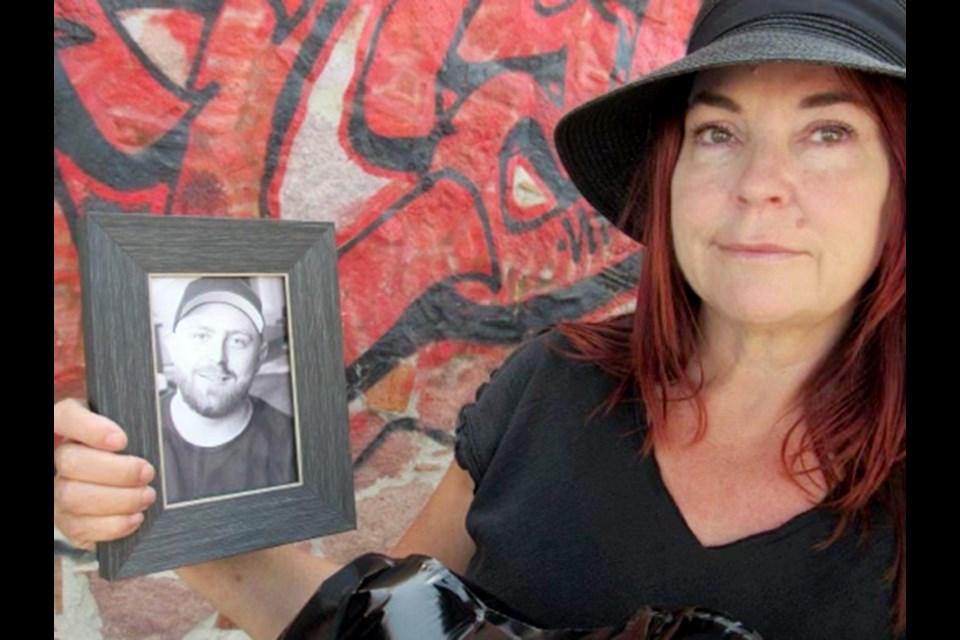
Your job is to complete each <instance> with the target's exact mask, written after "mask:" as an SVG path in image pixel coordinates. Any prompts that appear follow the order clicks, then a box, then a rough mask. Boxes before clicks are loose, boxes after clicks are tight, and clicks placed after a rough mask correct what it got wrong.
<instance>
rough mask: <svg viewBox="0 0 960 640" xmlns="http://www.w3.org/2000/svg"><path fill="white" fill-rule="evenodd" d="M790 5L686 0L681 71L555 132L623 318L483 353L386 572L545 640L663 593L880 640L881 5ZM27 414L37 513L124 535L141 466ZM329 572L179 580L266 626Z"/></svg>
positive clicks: (888, 266) (895, 217)
mask: <svg viewBox="0 0 960 640" xmlns="http://www.w3.org/2000/svg"><path fill="white" fill-rule="evenodd" d="M818 4H824V5H827V6H823V7H819V8H817V9H815V10H813V11H814V12H813V13H810V11H811V10H810V9H809V7H811V6H813V5H812V3H811V2H810V1H809V0H784V1H783V2H778V3H776V7H777V8H776V9H771V4H770V2H769V1H768V0H719V1H713V2H708V3H706V5H705V6H704V7H703V9H702V10H701V13H700V15H699V16H698V18H697V22H696V23H695V26H694V31H693V34H692V36H691V40H690V47H689V53H688V55H687V56H686V57H685V58H683V59H682V60H680V61H678V62H677V63H674V64H673V65H670V66H668V67H666V68H665V69H663V70H661V71H659V72H657V73H655V74H653V75H652V76H649V77H647V78H645V79H643V80H641V81H639V82H636V83H634V84H632V85H630V86H628V87H625V88H623V89H620V90H618V91H615V92H613V93H611V94H608V95H607V96H604V97H601V98H600V99H598V100H596V101H594V102H591V103H589V104H587V105H585V106H583V107H581V108H579V109H578V110H576V111H575V112H573V113H572V114H570V115H568V116H567V117H566V118H565V119H564V120H563V121H562V122H561V123H560V125H559V126H558V129H557V146H558V151H559V153H560V156H561V158H562V160H563V162H564V164H565V166H566V168H567V170H568V172H569V174H570V176H571V178H572V179H573V180H574V182H575V183H576V184H577V186H578V188H579V189H580V190H581V192H582V193H583V194H584V196H585V197H586V198H587V199H588V200H589V201H590V202H591V203H592V204H593V205H594V206H595V207H597V209H598V210H599V211H601V212H602V213H604V214H605V215H607V216H608V217H611V218H612V219H614V220H616V221H617V222H618V224H620V226H621V227H622V228H624V229H626V230H627V231H628V232H630V233H632V234H633V235H634V236H635V237H637V238H640V239H641V240H642V241H643V242H644V244H645V246H646V247H647V250H646V251H645V255H644V266H643V272H642V274H641V283H640V287H639V292H638V305H637V311H636V313H635V314H634V315H633V316H632V318H628V319H626V320H624V319H619V320H615V321H611V322H609V323H606V324H602V325H597V326H585V325H569V326H566V327H563V328H561V334H562V335H556V334H552V335H548V336H546V337H543V338H540V339H538V340H537V341H535V342H534V343H533V344H531V345H530V346H528V347H527V348H524V349H521V350H520V351H519V352H518V353H517V354H515V355H514V356H513V357H511V359H510V360H509V362H508V363H506V364H505V365H504V367H503V368H502V369H501V370H500V372H499V373H497V374H496V375H495V376H494V377H493V379H492V381H491V383H490V385H489V386H487V387H486V388H485V389H484V390H483V392H482V393H480V394H478V401H477V403H475V404H473V405H469V406H468V407H465V408H464V411H463V412H462V415H461V423H460V425H459V428H458V441H457V463H458V464H454V465H452V466H451V468H450V470H449V471H448V473H447V475H446V476H445V478H444V479H443V481H442V482H441V483H440V485H439V487H438V488H437V491H436V493H435V494H434V495H433V497H432V498H431V499H430V501H429V502H428V504H427V505H426V507H425V508H424V510H423V512H422V513H421V514H420V515H419V516H418V518H417V519H416V521H415V522H414V523H413V525H412V526H411V528H410V529H409V530H408V532H407V533H406V535H405V536H404V538H403V539H402V540H401V542H400V543H399V544H398V545H397V546H396V547H395V548H394V549H393V550H392V551H391V554H392V555H398V556H399V555H406V554H409V553H423V554H427V555H432V556H434V557H436V558H438V559H440V560H441V561H443V562H444V563H446V564H447V565H448V566H449V567H451V568H453V569H454V570H456V571H459V572H465V573H466V575H467V576H469V577H470V578H471V579H472V580H473V581H474V582H476V583H478V584H479V585H480V586H481V587H483V588H484V589H485V590H487V591H489V592H491V593H494V594H496V595H497V596H499V597H500V598H502V599H503V600H504V601H506V602H507V603H508V604H510V605H512V606H513V608H514V609H517V610H519V611H520V612H522V613H524V614H525V615H526V616H527V617H529V618H531V619H533V620H534V621H535V622H537V623H539V624H541V625H544V626H554V627H560V626H599V625H603V624H616V623H617V622H619V621H621V620H622V619H623V617H625V616H626V615H628V614H629V613H630V612H631V611H632V610H634V609H636V608H637V607H638V606H640V605H642V604H649V603H662V604H668V605H701V606H708V607H712V608H715V609H721V610H725V611H727V612H729V613H730V614H732V615H733V616H734V617H736V618H739V619H742V620H743V621H744V622H745V623H746V624H747V625H749V626H752V627H754V628H756V629H757V630H758V631H759V632H760V633H761V634H763V635H765V636H768V637H774V638H783V637H797V638H815V637H831V638H838V637H843V638H858V637H863V638H878V637H889V636H892V635H893V634H894V628H895V627H896V628H898V629H905V625H906V600H905V594H906V555H905V507H906V502H905V500H906V498H905V488H906V446H905V429H906V396H905V389H904V376H903V362H904V359H905V355H906V345H905V326H906V319H905V318H906V311H905V306H906V281H905V270H906V235H905V223H904V219H905V209H906V151H905V149H906V142H905V140H906V125H905V113H906V42H905V25H906V9H905V5H904V4H902V3H900V2H896V1H893V0H886V1H881V0H869V1H868V0H857V1H856V2H844V3H839V2H830V3H818ZM773 11H775V13H773ZM571 354H572V355H571ZM598 409H605V410H604V411H598ZM54 425H55V430H56V431H57V432H59V433H62V434H63V435H65V436H67V437H68V438H70V439H72V440H75V441H78V442H68V443H66V444H64V445H62V446H60V447H58V448H57V451H56V452H55V460H56V463H57V468H58V469H60V475H59V476H58V478H57V480H56V481H55V503H54V507H55V523H57V524H58V525H59V526H60V527H61V529H62V530H63V531H64V532H65V533H66V534H67V535H68V536H70V537H71V538H72V539H74V540H76V541H78V542H85V543H90V542H92V541H95V540H103V539H111V538H115V537H118V536H122V535H125V534H127V533H129V532H130V531H132V530H133V529H135V528H136V526H138V525H139V522H140V520H141V517H140V515H139V514H140V511H141V510H142V509H144V508H145V507H146V506H147V505H149V504H150V503H151V502H152V500H153V499H154V495H153V493H152V490H151V489H149V488H146V484H147V483H148V482H149V481H150V480H151V479H152V477H153V471H152V469H150V468H149V465H147V464H146V463H145V462H144V461H142V460H138V459H131V458H128V457H122V456H117V455H115V454H113V453H111V452H112V451H118V450H119V449H121V448H122V446H123V443H124V438H123V435H122V432H121V431H120V430H119V428H118V427H117V426H116V425H113V424H112V423H109V421H106V420H104V419H102V418H98V417H96V416H93V415H92V414H90V413H89V412H87V411H85V410H84V409H83V408H82V407H81V406H80V405H79V404H77V403H75V402H65V403H61V404H59V405H56V406H55V407H54ZM81 443H82V444H81ZM641 448H643V449H645V450H646V452H648V453H650V454H652V455H649V456H647V457H639V456H637V455H636V453H637V452H638V451H639V450H640V449H641ZM861 534H866V535H867V541H866V542H865V543H864V544H862V545H858V544H857V542H858V540H859V539H860V538H861ZM334 570H335V567H333V566H332V565H331V564H330V563H328V562H326V561H324V560H322V559H317V558H304V557H302V556H301V554H297V553H296V552H293V551H290V550H289V549H273V550H268V551H264V552H259V553H255V554H249V555H247V556H241V557H237V558H232V559H228V560H223V561H217V562H213V563H208V564H205V565H199V566H195V567H187V568H184V569H182V570H181V576H182V577H183V579H184V580H185V581H187V582H188V583H189V584H190V585H191V586H192V587H194V588H195V589H197V590H198V591H199V592H200V593H202V594H203V595H205V596H206V597H208V598H209V599H210V600H211V601H212V602H214V603H215V604H216V605H217V606H218V607H219V608H220V609H221V610H222V611H224V612H225V613H226V614H227V615H229V616H230V617H231V618H233V619H235V620H236V621H237V622H238V623H240V624H241V625H242V626H244V627H245V628H247V629H248V630H249V631H250V632H251V633H252V634H253V635H255V636H258V637H261V636H262V637H272V636H275V635H276V633H277V632H278V631H279V630H280V629H281V628H282V627H283V626H284V625H285V624H286V623H287V622H288V621H289V620H290V619H291V618H292V617H293V616H294V614H295V613H296V611H297V610H298V609H299V607H300V606H301V604H302V603H303V602H304V601H306V600H307V598H308V597H309V595H310V594H311V593H312V592H313V590H314V589H315V588H316V587H317V585H318V583H319V582H320V581H322V580H323V579H324V578H325V577H326V576H328V575H330V573H331V572H332V571H334ZM888 571H890V572H892V575H893V576H894V579H893V581H892V582H891V581H887V580H885V578H886V577H887V573H888Z"/></svg>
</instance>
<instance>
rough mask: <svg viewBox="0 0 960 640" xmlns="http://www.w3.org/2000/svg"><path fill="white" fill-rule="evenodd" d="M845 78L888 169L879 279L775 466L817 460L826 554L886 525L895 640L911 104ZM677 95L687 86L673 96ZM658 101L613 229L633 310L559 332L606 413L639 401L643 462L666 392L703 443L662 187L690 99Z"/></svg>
mask: <svg viewBox="0 0 960 640" xmlns="http://www.w3.org/2000/svg"><path fill="white" fill-rule="evenodd" d="M841 77H842V79H843V80H844V82H845V83H847V84H848V85H849V86H850V87H851V88H852V89H853V90H854V91H855V92H856V94H857V95H859V96H860V97H861V98H862V99H863V100H864V101H865V103H866V104H867V106H868V108H869V109H870V111H871V112H872V113H873V115H874V116H875V117H876V119H877V122H878V123H879V125H880V128H881V131H882V132H883V134H884V136H885V138H886V141H887V145H888V154H889V159H890V167H891V186H890V193H889V196H888V198H887V202H886V211H885V212H884V214H885V216H886V221H887V224H888V232H887V237H886V241H885V243H884V246H883V249H882V252H881V256H880V261H879V264H878V266H877V270H876V272H875V273H874V274H873V275H872V276H871V278H870V279H869V280H868V282H867V283H866V285H865V286H864V288H863V290H862V291H861V293H860V297H859V301H858V304H857V307H856V310H855V312H854V315H853V318H852V321H851V323H850V325H849V326H848V327H847V329H846V331H845V333H844V334H843V335H842V337H841V338H840V340H839V341H838V342H837V344H836V345H835V346H834V348H833V349H832V350H831V352H830V353H829V354H828V356H827V357H826V358H825V359H824V360H823V362H821V363H820V365H819V366H818V367H817V368H816V369H815V370H814V371H813V372H812V374H811V375H810V376H809V378H808V379H807V380H806V382H805V383H804V384H803V386H802V388H801V389H800V391H799V396H798V406H799V407H800V410H801V414H802V415H801V418H800V421H798V422H797V423H796V424H795V425H794V429H796V428H797V427H798V426H799V425H800V424H801V423H802V424H804V425H806V430H805V432H804V436H803V440H802V444H801V451H800V452H798V453H796V454H794V455H795V456H796V457H797V458H796V459H788V457H789V456H788V455H787V451H786V441H787V440H789V438H787V439H786V440H785V445H784V449H783V462H784V465H785V466H786V468H787V469H796V468H797V466H795V463H796V462H798V461H799V460H800V456H802V455H803V453H805V452H812V453H814V454H815V455H816V458H817V460H818V461H819V470H820V471H821V472H822V473H823V475H824V479H825V481H826V483H827V489H828V491H827V497H826V499H825V502H824V505H825V506H826V507H828V508H830V509H832V510H834V511H835V512H836V513H837V514H838V516H839V520H838V524H837V526H836V528H835V530H834V531H833V534H832V535H831V537H830V538H829V539H828V540H825V541H824V545H825V546H826V545H829V544H830V543H832V542H834V541H835V540H837V539H838V538H839V537H840V536H842V535H843V534H844V532H846V531H847V530H848V529H850V528H851V527H854V526H857V527H861V530H862V531H864V532H866V531H867V530H868V529H869V524H870V522H871V520H872V518H871V510H872V509H873V507H874V506H875V505H876V504H880V505H882V506H883V507H885V509H886V511H887V512H888V513H889V514H890V517H891V519H892V521H893V523H894V526H895V529H896V536H897V556H896V560H895V563H894V566H893V567H892V568H891V578H892V579H893V580H894V581H895V587H894V588H895V603H894V607H893V609H894V611H893V612H894V617H895V622H896V626H897V627H898V628H899V629H905V628H906V620H907V605H906V591H907V555H906V538H907V536H906V482H907V461H906V456H907V453H906V451H907V449H906V428H907V397H906V375H905V363H906V355H907V341H906V328H907V283H906V270H907V232H906V206H907V125H906V113H907V97H906V86H905V84H902V83H901V82H900V81H898V80H894V79H891V78H888V77H885V76H873V75H867V74H863V73H859V72H850V71H841ZM679 89H683V87H679ZM670 95H671V96H672V97H671V99H669V100H666V101H663V102H661V105H664V107H663V109H664V112H665V114H664V115H663V116H662V117H660V116H658V117H657V118H656V119H657V121H658V122H659V125H658V127H657V128H656V130H657V135H656V139H655V141H654V143H653V147H652V150H651V153H649V154H647V158H646V160H645V163H644V164H643V165H642V166H639V167H638V168H637V171H636V174H635V178H634V181H633V185H632V187H631V192H630V194H629V197H628V200H627V202H628V203H627V206H626V208H625V210H624V212H623V217H622V219H621V220H620V225H619V226H620V227H621V228H622V229H624V230H625V231H627V233H630V234H631V235H633V237H635V238H639V239H640V241H641V242H642V243H643V245H644V251H643V259H642V267H641V274H640V282H639V286H638V289H637V304H636V310H635V312H634V313H633V314H632V316H623V317H620V318H614V319H612V320H608V321H606V322H602V323H596V324H586V323H566V324H564V325H561V327H560V330H561V332H562V333H563V334H564V335H565V336H566V337H567V339H568V340H569V341H570V342H571V344H572V346H573V347H574V349H575V350H576V352H577V357H578V358H582V359H584V360H588V361H591V362H595V363H596V364H597V365H599V366H600V367H601V368H603V369H604V370H605V371H607V372H608V373H609V374H610V375H611V376H613V377H614V378H615V379H616V380H618V382H619V384H618V386H617V387H616V390H615V392H614V394H613V396H612V397H611V398H610V399H609V402H608V405H607V406H608V408H612V407H613V406H615V405H616V404H618V403H620V402H625V401H629V399H630V398H632V397H635V390H639V392H640V395H641V397H642V399H643V402H644V404H645V409H646V414H647V420H648V431H647V438H646V442H645V444H644V452H645V453H649V452H650V451H651V450H652V447H653V444H654V442H655V441H656V440H657V438H658V436H659V435H661V434H662V432H663V429H664V428H666V424H665V423H666V416H667V410H668V404H669V403H670V402H672V401H673V400H672V399H670V398H668V394H666V393H664V392H663V390H664V389H665V388H668V387H672V388H681V389H683V388H686V389H691V390H692V391H691V393H692V395H693V400H694V402H695V404H696V406H697V408H698V410H699V416H700V431H701V433H702V432H703V430H704V429H705V428H706V425H707V415H706V411H705V408H704V406H703V404H702V402H701V401H700V398H699V396H698V395H697V394H698V389H699V387H698V383H697V382H695V380H694V378H692V377H691V375H690V373H689V372H690V370H691V365H692V366H693V367H694V369H696V368H697V367H698V366H699V363H698V360H697V357H698V356H697V350H696V346H697V343H698V331H699V329H698V314H699V309H700V301H699V298H698V297H697V296H696V294H694V293H693V291H692V290H691V289H690V288H689V286H687V284H686V283H685V281H684V279H683V275H682V274H681V272H680V269H679V267H678V265H677V262H676V260H675V257H674V252H673V239H672V237H671V233H670V183H671V180H672V175H673V169H674V166H675V165H676V162H677V157H678V156H679V153H680V147H681V144H682V142H683V117H684V110H685V106H684V104H685V102H684V101H685V99H686V91H683V90H677V91H674V92H672V93H671V94H670Z"/></svg>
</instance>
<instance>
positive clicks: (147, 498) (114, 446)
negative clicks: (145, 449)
mask: <svg viewBox="0 0 960 640" xmlns="http://www.w3.org/2000/svg"><path fill="white" fill-rule="evenodd" d="M53 432H54V433H55V434H58V435H61V436H63V438H64V440H63V442H61V443H60V444H59V445H58V446H56V447H54V449H53V465H54V468H55V469H56V471H57V473H56V475H55V476H54V478H53V524H54V526H56V527H57V528H58V529H60V531H61V533H63V534H64V535H65V536H66V537H67V539H68V540H69V541H70V542H71V543H72V544H74V545H77V546H79V547H83V548H87V549H91V548H93V545H94V543H95V542H102V541H107V540H115V539H117V538H122V537H124V536H126V535H129V534H131V533H133V532H134V531H135V530H136V529H137V527H139V526H140V523H141V522H143V511H144V510H145V509H146V508H147V507H149V506H150V505H151V504H153V502H154V500H156V491H154V489H153V488H152V487H150V486H149V483H150V482H151V481H152V480H153V479H154V477H155V476H156V473H155V471H154V469H153V467H152V466H151V465H150V463H149V462H147V461H146V460H143V459H142V458H137V457H135V456H129V455H124V454H121V453H119V452H120V451H122V450H123V449H124V448H125V447H126V446H127V436H126V434H125V433H124V432H123V429H121V428H120V427H119V426H117V424H116V423H114V422H113V421H111V420H109V419H107V418H104V417H103V416H99V415H97V414H95V413H92V412H91V411H89V410H88V409H87V408H86V407H84V406H83V405H82V404H81V403H79V402H77V401H76V400H64V401H62V402H58V403H57V404H55V405H53Z"/></svg>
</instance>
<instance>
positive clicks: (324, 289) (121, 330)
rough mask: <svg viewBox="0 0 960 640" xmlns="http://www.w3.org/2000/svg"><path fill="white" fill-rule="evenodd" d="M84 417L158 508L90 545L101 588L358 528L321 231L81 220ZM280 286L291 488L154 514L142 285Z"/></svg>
mask: <svg viewBox="0 0 960 640" xmlns="http://www.w3.org/2000/svg"><path fill="white" fill-rule="evenodd" d="M79 229H80V235H79V243H78V245H79V248H80V265H81V273H82V299H83V325H84V341H85V353H86V366H87V390H88V396H89V401H90V407H91V408H92V409H93V410H94V411H96V412H98V413H100V414H102V415H105V416H107V417H109V418H110V419H112V420H114V421H115V422H117V423H118V424H120V425H122V426H123V427H124V428H125V430H126V432H127V436H128V440H129V444H128V447H127V449H126V453H130V454H132V455H136V456H140V457H142V458H145V459H147V460H149V461H150V462H151V463H152V464H153V465H154V467H155V468H156V469H157V473H158V476H157V478H156V479H155V480H154V482H153V483H151V484H152V486H154V487H155V488H156V489H157V494H158V499H157V501H156V502H155V503H154V504H153V506H151V507H150V508H149V509H148V510H147V511H146V513H145V519H144V522H143V524H142V525H141V527H140V528H139V529H138V530H137V531H136V532H135V533H134V534H132V535H130V536H128V537H126V538H123V539H121V540H117V541H114V542H108V543H101V544H98V545H97V558H98V560H99V562H100V575H102V576H103V577H105V578H107V579H111V580H112V579H117V578H125V577H131V576H136V575H142V574H146V573H153V572H157V571H162V570H166V569H170V568H174V567H179V566H183V565H188V564H193V563H197V562H201V561H205V560H212V559H216V558H222V557H226V556H231V555H235V554H239V553H244V552H248V551H253V550H256V549H261V548H264V547H270V546H276V545H280V544H285V543H289V542H295V541H298V540H304V539H307V538H312V537H316V536H320V535H326V534H331V533H336V532H340V531H344V530H347V529H352V528H355V527H356V508H355V505H354V496H353V475H352V464H351V459H350V446H349V433H348V426H347V392H346V380H345V376H344V367H343V338H342V331H341V325H340V305H339V289H338V284H337V276H336V273H337V271H336V269H337V253H336V246H335V243H334V228H333V224H331V223H323V222H294V221H277V220H261V219H255V220H246V219H234V218H197V217H186V216H153V215H132V214H94V213H91V214H88V215H87V216H85V217H84V218H83V219H81V221H80V227H79ZM151 273H163V274H167V275H169V274H178V273H184V274H199V273H202V274H210V275H216V274H234V275H235V274H248V273H249V274H254V273H271V274H285V276H286V281H287V286H288V291H289V301H288V304H289V306H288V308H287V314H288V326H289V329H290V331H291V335H292V342H291V344H292V349H293V354H292V355H293V356H294V357H293V358H291V361H292V366H293V371H292V373H293V376H292V379H293V384H294V397H295V398H296V402H297V406H296V409H297V411H298V415H299V425H300V438H299V452H300V456H301V458H300V460H301V465H302V466H301V476H300V480H301V481H302V483H301V484H298V485H296V486H289V487H280V488H277V489H274V490H270V491H268V492H259V493H249V494H237V495H236V496H225V497H224V498H223V499H218V500H216V501H210V502H198V503H196V504H183V505H176V506H175V507H174V508H165V507H164V506H163V505H164V500H163V496H162V494H161V491H162V489H161V487H162V483H161V482H160V474H162V473H163V470H162V467H161V463H160V448H161V447H160V435H159V434H160V429H159V425H158V420H159V419H158V411H157V392H156V388H155V384H154V380H155V375H154V374H155V371H156V369H155V362H154V354H153V347H152V345H153V342H152V341H153V336H152V331H153V327H152V322H151V310H150V301H149V289H148V287H149V276H150V274H151Z"/></svg>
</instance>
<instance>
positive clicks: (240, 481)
mask: <svg viewBox="0 0 960 640" xmlns="http://www.w3.org/2000/svg"><path fill="white" fill-rule="evenodd" d="M263 331H264V315H263V309H262V305H261V301H260V298H259V297H258V296H257V295H256V293H254V291H253V289H251V288H250V286H249V285H247V284H246V283H245V282H244V281H243V280H241V279H239V278H200V279H197V280H193V281H192V282H190V283H189V284H188V285H187V287H186V289H185V290H184V293H183V297H182V298H181V300H180V304H179V306H178V308H177V311H176V314H175V315H174V319H173V325H172V332H171V334H170V336H169V338H168V340H167V350H168V352H169V355H170V358H171V360H172V363H173V366H174V373H173V375H172V377H173V382H174V383H175V385H176V388H175V390H173V391H172V392H166V393H164V394H161V396H160V416H161V423H162V429H163V453H164V461H163V468H164V479H165V489H166V499H167V503H174V502H181V501H185V500H194V499H196V498H204V497H209V496H219V495H224V494H230V493H236V492H240V491H248V490H250V489H258V488H262V487H272V486H277V485H283V484H289V483H292V482H296V480H297V465H296V446H295V442H296V437H295V434H294V423H293V419H292V418H291V417H290V416H288V415H286V414H285V413H283V412H281V411H280V410H278V409H276V408H274V407H273V406H271V405H270V404H268V403H267V402H265V401H264V400H262V399H260V398H257V397H255V396H252V395H250V387H251V385H252V384H253V381H254V378H255V376H256V375H257V372H258V371H259V369H260V367H261V365H262V364H263V363H264V361H265V359H266V356H267V343H266V341H265V340H264V334H263Z"/></svg>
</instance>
